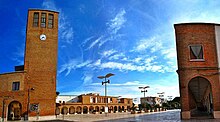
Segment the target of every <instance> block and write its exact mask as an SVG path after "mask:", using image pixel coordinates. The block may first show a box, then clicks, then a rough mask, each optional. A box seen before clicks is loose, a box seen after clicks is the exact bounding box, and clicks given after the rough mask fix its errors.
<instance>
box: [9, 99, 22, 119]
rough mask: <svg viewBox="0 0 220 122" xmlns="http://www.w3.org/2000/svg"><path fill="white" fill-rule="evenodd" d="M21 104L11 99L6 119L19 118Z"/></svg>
mask: <svg viewBox="0 0 220 122" xmlns="http://www.w3.org/2000/svg"><path fill="white" fill-rule="evenodd" d="M21 115H22V105H21V103H20V102H18V101H12V102H11V103H10V104H9V105H8V120H21Z"/></svg>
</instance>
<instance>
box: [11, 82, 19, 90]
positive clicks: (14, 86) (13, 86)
mask: <svg viewBox="0 0 220 122" xmlns="http://www.w3.org/2000/svg"><path fill="white" fill-rule="evenodd" d="M19 88H20V82H13V84H12V91H18V90H19Z"/></svg>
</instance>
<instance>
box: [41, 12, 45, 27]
mask: <svg viewBox="0 0 220 122" xmlns="http://www.w3.org/2000/svg"><path fill="white" fill-rule="evenodd" d="M41 27H42V28H45V27H46V13H42V14H41Z"/></svg>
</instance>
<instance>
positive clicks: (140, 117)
mask: <svg viewBox="0 0 220 122" xmlns="http://www.w3.org/2000/svg"><path fill="white" fill-rule="evenodd" d="M57 119H58V120H57V121H74V122H220V119H202V118H200V119H191V120H180V110H168V111H163V112H153V113H142V114H130V113H112V114H108V115H107V116H106V115H105V114H82V115H65V116H62V115H60V116H58V118H57ZM52 121H54V120H52Z"/></svg>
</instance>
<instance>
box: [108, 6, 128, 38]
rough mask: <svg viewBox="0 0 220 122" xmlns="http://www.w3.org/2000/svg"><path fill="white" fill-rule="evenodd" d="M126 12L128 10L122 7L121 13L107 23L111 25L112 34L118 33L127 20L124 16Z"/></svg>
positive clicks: (109, 28)
mask: <svg viewBox="0 0 220 122" xmlns="http://www.w3.org/2000/svg"><path fill="white" fill-rule="evenodd" d="M125 14H126V11H125V10H124V9H122V10H121V11H120V12H119V13H117V15H116V16H115V18H113V19H111V20H110V22H108V23H107V25H108V26H109V27H108V30H109V31H110V33H111V34H116V33H117V32H118V30H120V29H121V27H122V26H123V25H124V23H125V22H126V18H125V17H124V15H125Z"/></svg>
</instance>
